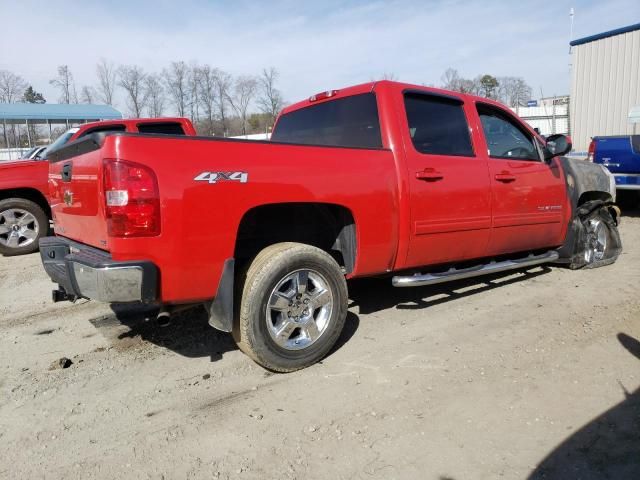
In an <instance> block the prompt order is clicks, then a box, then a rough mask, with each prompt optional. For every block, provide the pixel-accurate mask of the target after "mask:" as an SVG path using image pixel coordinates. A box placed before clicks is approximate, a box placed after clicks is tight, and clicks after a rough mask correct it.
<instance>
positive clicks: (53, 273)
mask: <svg viewBox="0 0 640 480" xmlns="http://www.w3.org/2000/svg"><path fill="white" fill-rule="evenodd" d="M40 257H41V259H42V264H43V266H44V269H45V270H46V272H47V274H48V275H49V277H51V280H53V281H54V282H55V283H57V284H58V285H59V289H58V290H57V291H54V294H53V298H54V301H60V300H74V299H76V298H89V299H92V300H98V301H100V302H106V303H126V302H144V303H152V302H155V301H156V300H157V283H158V269H157V267H156V266H155V265H154V264H153V263H151V262H149V261H145V260H142V261H133V262H132V261H127V262H118V261H114V260H113V259H112V258H111V255H110V254H109V253H108V252H105V251H103V250H99V249H97V248H93V247H89V246H88V245H83V244H81V243H77V242H73V241H71V240H69V239H66V238H62V237H45V238H42V239H41V240H40Z"/></svg>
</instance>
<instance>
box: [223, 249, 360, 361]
mask: <svg viewBox="0 0 640 480" xmlns="http://www.w3.org/2000/svg"><path fill="white" fill-rule="evenodd" d="M304 272H307V273H306V274H305V273H304ZM305 275H306V276H305ZM289 277H292V278H293V279H291V280H287V278H289ZM307 277H308V278H307ZM300 278H304V279H305V282H304V289H303V290H302V289H301V288H297V289H296V285H297V284H298V283H301V282H302V280H300ZM239 281H240V282H243V281H244V282H243V283H241V284H240V285H238V288H239V289H241V294H240V302H239V304H240V305H239V311H238V314H237V321H236V322H235V325H234V329H233V335H234V338H235V340H236V342H237V344H238V347H239V348H240V349H241V350H242V351H243V352H245V353H246V354H247V355H249V356H250V357H251V358H252V359H253V360H254V361H255V362H257V363H258V364H260V365H262V366H263V367H264V368H267V369H269V370H272V371H275V372H292V371H294V370H299V369H301V368H305V367H308V366H310V365H313V364H314V363H316V362H318V361H319V360H321V359H322V358H323V357H324V356H325V355H326V354H327V353H328V352H329V350H331V348H332V347H333V346H334V344H335V343H336V341H337V340H338V337H339V336H340V333H341V332H342V328H343V327H344V322H345V318H346V315H347V301H348V297H347V283H346V281H345V278H344V274H343V273H342V271H341V269H340V266H339V265H338V264H337V262H336V261H335V260H334V259H333V258H332V257H331V256H330V255H329V254H327V253H326V252H324V251H323V250H320V249H319V248H316V247H313V246H310V245H305V244H301V243H277V244H275V245H271V246H269V247H267V248H265V249H264V250H262V251H261V252H260V253H259V254H258V255H257V256H256V257H255V258H254V259H253V261H252V262H251V264H250V265H249V267H248V269H247V270H246V273H245V276H244V278H242V277H241V278H240V279H239ZM283 282H284V283H283ZM287 282H291V283H290V284H289V283H287ZM314 282H315V283H314ZM317 285H321V286H322V288H320V287H318V286H317ZM277 287H278V288H281V289H284V288H287V292H288V291H291V292H293V293H292V294H291V295H292V298H291V299H290V300H289V299H286V300H283V301H285V302H290V303H289V305H288V307H287V306H286V304H284V307H282V306H280V305H279V306H278V309H276V308H275V307H270V309H269V310H267V307H268V305H271V304H268V302H269V300H270V299H272V301H273V299H274V298H275V297H276V296H279V297H283V294H280V290H276V288H277ZM309 287H311V288H309ZM300 291H304V292H305V293H304V294H300V293H295V292H300ZM327 291H330V298H331V300H330V304H331V308H329V307H328V306H327V305H328V304H326V305H325V304H322V301H326V298H328V296H329V294H327V293H326V292H327ZM319 292H323V295H322V298H323V300H322V301H321V300H320V293H319ZM314 295H315V296H314ZM278 300H280V298H278ZM305 300H306V301H305ZM302 302H304V304H309V305H308V307H311V308H305V305H304V304H303V303H302ZM278 303H279V302H278ZM318 305H323V306H322V307H318ZM281 308H284V309H285V310H287V309H288V308H291V310H290V311H288V312H285V311H280V310H281ZM292 312H293V317H292V316H291V313H292ZM287 315H288V317H289V318H287ZM316 315H317V318H318V320H317V321H316V319H314V317H316ZM320 316H322V319H321V320H320ZM305 319H306V320H305ZM269 322H270V323H269ZM298 322H305V323H298ZM312 323H313V325H315V327H313V328H311V326H312ZM285 324H286V328H287V330H288V329H289V327H291V326H293V327H295V328H294V330H293V331H292V333H291V335H290V336H288V334H286V332H285V335H277V334H276V333H274V330H277V329H278V326H280V328H281V330H284V328H282V325H285ZM294 324H295V325H294ZM319 325H322V331H321V332H320V333H319V328H320V327H319ZM298 326H299V328H298ZM310 331H312V332H313V333H312V334H309V333H308V332H310ZM312 337H315V339H313V338H312ZM274 338H275V339H277V340H279V342H280V343H276V340H275V339H274ZM299 342H300V343H301V344H302V345H304V344H305V343H307V342H309V344H308V346H302V347H299V346H298V343H299ZM283 343H286V345H283ZM292 348H295V349H292Z"/></svg>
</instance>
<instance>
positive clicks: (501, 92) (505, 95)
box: [497, 77, 532, 107]
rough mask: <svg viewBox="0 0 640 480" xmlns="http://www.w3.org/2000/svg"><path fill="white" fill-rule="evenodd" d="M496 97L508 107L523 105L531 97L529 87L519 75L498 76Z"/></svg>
mask: <svg viewBox="0 0 640 480" xmlns="http://www.w3.org/2000/svg"><path fill="white" fill-rule="evenodd" d="M498 83H499V86H498V92H497V94H498V99H499V100H500V101H501V102H502V103H504V104H506V105H509V106H510V107H516V106H525V105H526V104H527V101H528V100H529V99H531V92H532V90H531V87H530V86H529V85H527V82H525V81H524V79H523V78H521V77H499V78H498Z"/></svg>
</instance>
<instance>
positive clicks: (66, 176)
mask: <svg viewBox="0 0 640 480" xmlns="http://www.w3.org/2000/svg"><path fill="white" fill-rule="evenodd" d="M60 176H61V177H62V181H63V182H70V181H71V164H70V163H65V164H64V165H63V166H62V172H61V174H60Z"/></svg>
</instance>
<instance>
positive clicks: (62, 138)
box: [40, 128, 78, 158]
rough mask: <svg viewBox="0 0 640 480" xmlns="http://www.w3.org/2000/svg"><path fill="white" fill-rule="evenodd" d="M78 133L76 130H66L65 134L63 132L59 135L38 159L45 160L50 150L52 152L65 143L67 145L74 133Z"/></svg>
mask: <svg viewBox="0 0 640 480" xmlns="http://www.w3.org/2000/svg"><path fill="white" fill-rule="evenodd" d="M77 131H78V129H77V128H72V129H70V130H67V131H66V132H64V133H63V134H62V135H60V136H59V137H58V138H57V139H56V141H55V142H53V143H52V144H51V145H49V146H48V147H47V148H46V150H45V151H44V152H42V154H41V155H40V157H42V158H46V157H47V152H50V151H51V150H54V149H56V148H58V147H60V146H62V145H64V144H65V143H67V142H68V141H69V139H70V138H71V137H72V136H73V134H74V133H76V132H77Z"/></svg>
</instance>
